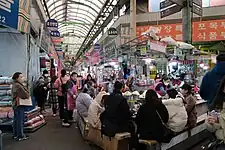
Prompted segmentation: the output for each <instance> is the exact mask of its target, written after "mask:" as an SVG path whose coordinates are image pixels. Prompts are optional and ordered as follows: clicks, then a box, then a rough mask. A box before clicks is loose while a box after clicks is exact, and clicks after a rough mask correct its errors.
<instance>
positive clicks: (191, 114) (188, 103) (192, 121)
mask: <svg viewBox="0 0 225 150" xmlns="http://www.w3.org/2000/svg"><path fill="white" fill-rule="evenodd" d="M209 92H210V91H209ZM181 93H182V94H183V96H184V106H185V109H186V111H187V114H188V122H187V126H188V127H189V128H193V127H195V126H196V124H197V111H196V98H195V97H194V96H193V95H192V87H191V86H190V85H189V84H184V85H183V86H182V87H181Z"/></svg>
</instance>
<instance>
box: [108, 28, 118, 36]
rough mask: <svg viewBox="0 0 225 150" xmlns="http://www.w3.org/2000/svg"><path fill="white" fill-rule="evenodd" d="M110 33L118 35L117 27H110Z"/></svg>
mask: <svg viewBox="0 0 225 150" xmlns="http://www.w3.org/2000/svg"><path fill="white" fill-rule="evenodd" d="M108 35H118V31H117V30H116V28H109V30H108Z"/></svg>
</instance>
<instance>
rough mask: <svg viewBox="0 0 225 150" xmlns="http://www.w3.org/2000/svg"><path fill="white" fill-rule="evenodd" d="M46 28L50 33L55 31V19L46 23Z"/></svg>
mask: <svg viewBox="0 0 225 150" xmlns="http://www.w3.org/2000/svg"><path fill="white" fill-rule="evenodd" d="M46 27H47V28H48V30H50V31H57V30H58V22H57V21H56V20H55V19H49V20H48V21H47V22H46Z"/></svg>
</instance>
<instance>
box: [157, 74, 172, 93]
mask: <svg viewBox="0 0 225 150" xmlns="http://www.w3.org/2000/svg"><path fill="white" fill-rule="evenodd" d="M169 83H170V80H169V78H168V77H167V76H166V75H164V76H163V77H162V80H161V81H159V82H158V83H156V84H155V91H156V92H157V93H158V94H159V95H160V96H165V95H166V94H167V93H166V91H167V89H168V86H169Z"/></svg>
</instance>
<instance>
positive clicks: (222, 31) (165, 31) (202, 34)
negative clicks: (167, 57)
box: [137, 20, 225, 42]
mask: <svg viewBox="0 0 225 150" xmlns="http://www.w3.org/2000/svg"><path fill="white" fill-rule="evenodd" d="M155 26H156V27H158V28H159V29H160V32H159V36H160V37H162V38H163V37H166V36H170V37H172V38H173V39H175V40H177V41H182V34H183V32H182V24H181V23H178V24H163V25H155ZM149 27H150V26H138V27H137V36H140V35H141V34H142V33H143V32H145V31H147V30H148V29H149ZM192 32H193V33H192V40H193V42H204V41H221V40H225V20H210V21H201V22H194V23H193V24H192Z"/></svg>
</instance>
